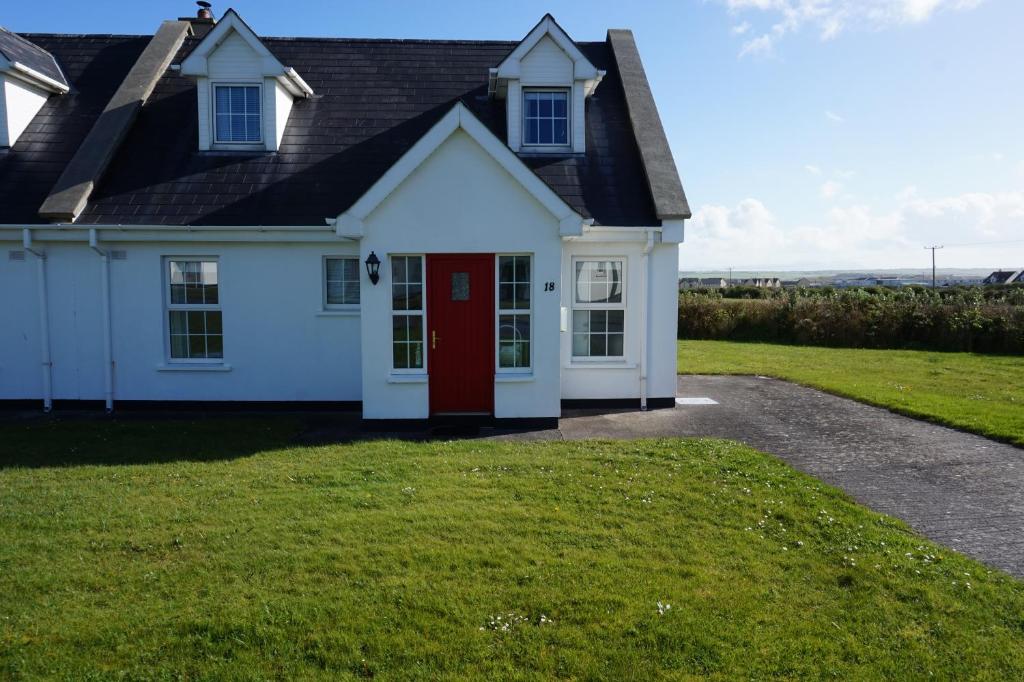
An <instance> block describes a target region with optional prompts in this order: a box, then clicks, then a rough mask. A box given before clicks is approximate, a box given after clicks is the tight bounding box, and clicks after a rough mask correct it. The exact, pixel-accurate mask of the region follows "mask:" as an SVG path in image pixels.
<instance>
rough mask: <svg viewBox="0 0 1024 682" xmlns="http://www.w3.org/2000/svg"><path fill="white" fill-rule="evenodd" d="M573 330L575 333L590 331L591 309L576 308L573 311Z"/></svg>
mask: <svg viewBox="0 0 1024 682" xmlns="http://www.w3.org/2000/svg"><path fill="white" fill-rule="evenodd" d="M572 330H573V332H575V333H580V332H589V331H590V311H589V310H574V311H572Z"/></svg>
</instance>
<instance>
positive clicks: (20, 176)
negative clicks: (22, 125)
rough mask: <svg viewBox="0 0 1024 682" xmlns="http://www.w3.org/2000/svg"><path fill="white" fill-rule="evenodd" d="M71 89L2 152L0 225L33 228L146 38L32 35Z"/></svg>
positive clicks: (53, 100)
mask: <svg viewBox="0 0 1024 682" xmlns="http://www.w3.org/2000/svg"><path fill="white" fill-rule="evenodd" d="M31 40H32V42H34V43H35V44H36V45H39V46H40V47H42V48H43V49H45V50H47V51H49V52H51V53H52V54H54V55H56V56H57V58H58V59H59V60H60V62H61V65H62V66H63V68H64V73H65V75H66V76H67V78H68V82H69V84H70V85H71V86H72V89H71V92H70V93H68V94H66V95H52V96H51V97H50V98H49V99H48V100H47V101H46V104H44V105H43V108H42V109H40V111H39V113H38V114H36V116H35V118H33V119H32V122H31V123H29V125H28V127H27V128H26V129H25V132H23V133H22V134H21V136H20V137H19V138H18V141H17V142H16V143H15V144H14V146H13V147H12V148H11V149H10V150H8V151H4V152H0V224H24V223H29V224H36V223H43V222H46V221H44V220H43V219H42V218H40V217H39V214H38V211H39V207H40V206H41V205H42V203H43V200H44V199H45V198H46V195H47V194H49V192H50V190H51V189H53V185H54V183H56V182H57V178H58V177H60V174H61V171H62V170H63V169H64V167H65V166H66V165H67V163H68V161H70V160H71V157H72V156H74V154H75V150H77V149H78V147H79V145H81V144H82V140H83V139H84V138H85V136H86V133H88V132H89V129H90V128H92V125H93V123H95V122H96V118H97V117H98V116H99V115H100V112H102V111H103V107H104V106H106V104H107V102H108V101H109V100H110V98H111V97H112V96H113V94H114V91H115V90H117V86H118V85H120V83H121V81H122V80H124V77H125V75H126V74H127V73H128V70H129V69H130V68H131V67H132V64H134V63H135V60H136V59H137V58H138V56H139V54H140V53H141V52H142V50H143V48H145V47H146V44H147V43H148V42H149V36H103V35H92V36H61V35H34V36H31Z"/></svg>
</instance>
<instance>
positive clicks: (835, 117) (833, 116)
mask: <svg viewBox="0 0 1024 682" xmlns="http://www.w3.org/2000/svg"><path fill="white" fill-rule="evenodd" d="M825 118H827V119H828V120H830V121H832V122H833V123H846V119H845V118H843V117H842V116H840V115H839V114H837V113H836V112H834V111H826V112H825Z"/></svg>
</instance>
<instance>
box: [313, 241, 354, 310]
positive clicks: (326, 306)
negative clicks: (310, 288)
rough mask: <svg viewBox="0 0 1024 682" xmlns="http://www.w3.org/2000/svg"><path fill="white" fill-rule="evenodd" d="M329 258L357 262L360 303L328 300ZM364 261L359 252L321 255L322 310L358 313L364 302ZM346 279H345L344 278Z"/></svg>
mask: <svg viewBox="0 0 1024 682" xmlns="http://www.w3.org/2000/svg"><path fill="white" fill-rule="evenodd" d="M329 260H354V261H355V262H356V272H358V273H359V276H358V278H357V279H356V281H357V282H358V283H359V303H328V302H327V261H329ZM362 269H363V268H362V263H361V262H360V261H359V255H358V254H351V253H349V254H334V253H325V254H324V255H323V256H321V257H320V275H321V286H320V296H321V303H320V305H321V306H322V308H321V310H320V312H321V313H325V314H329V313H335V314H338V313H340V314H346V315H352V314H355V315H358V314H359V310H360V307H361V305H362V302H363V276H362ZM343 281H344V280H343Z"/></svg>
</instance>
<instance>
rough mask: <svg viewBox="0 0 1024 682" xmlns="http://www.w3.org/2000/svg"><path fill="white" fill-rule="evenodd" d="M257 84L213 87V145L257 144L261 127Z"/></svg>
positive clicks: (258, 87)
mask: <svg viewBox="0 0 1024 682" xmlns="http://www.w3.org/2000/svg"><path fill="white" fill-rule="evenodd" d="M260 90H261V88H260V86H259V85H214V86H213V94H214V96H213V108H214V109H213V120H214V142H215V143H216V144H222V143H229V144H260V143H262V141H263V134H262V130H263V125H262V116H261V109H262V108H261V107H260V100H261V99H262V97H261V92H260Z"/></svg>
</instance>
